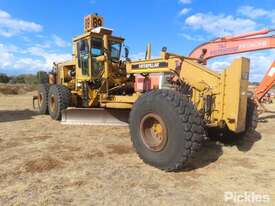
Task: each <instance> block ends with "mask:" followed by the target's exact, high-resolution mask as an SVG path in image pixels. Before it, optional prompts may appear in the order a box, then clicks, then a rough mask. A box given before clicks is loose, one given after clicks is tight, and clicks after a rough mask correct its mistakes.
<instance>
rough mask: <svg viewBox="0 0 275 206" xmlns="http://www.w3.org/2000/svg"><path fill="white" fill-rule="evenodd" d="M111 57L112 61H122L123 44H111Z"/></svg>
mask: <svg viewBox="0 0 275 206" xmlns="http://www.w3.org/2000/svg"><path fill="white" fill-rule="evenodd" d="M110 52H111V54H110V57H111V60H112V61H119V60H120V52H121V43H118V42H113V41H111V42H110Z"/></svg>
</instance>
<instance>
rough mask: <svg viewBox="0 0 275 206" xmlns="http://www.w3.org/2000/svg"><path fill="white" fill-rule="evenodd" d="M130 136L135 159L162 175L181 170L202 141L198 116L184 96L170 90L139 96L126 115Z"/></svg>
mask: <svg viewBox="0 0 275 206" xmlns="http://www.w3.org/2000/svg"><path fill="white" fill-rule="evenodd" d="M156 128H158V129H156ZM130 133H131V140H132V143H133V146H134V148H135V149H136V152H137V153H138V155H139V157H140V158H141V159H142V160H143V161H144V162H145V163H147V164H149V165H151V166H154V167H157V168H159V169H161V170H165V171H177V170H180V169H183V167H184V166H186V164H187V163H188V162H190V160H191V159H192V158H193V157H194V155H195V154H196V153H197V151H198V150H199V149H200V147H201V145H202V142H203V141H204V139H205V138H204V137H205V131H204V127H203V121H202V119H201V117H200V114H199V112H198V111H197V110H196V108H195V106H194V105H193V103H192V102H191V101H190V100H189V99H188V98H187V97H186V96H185V95H182V94H180V93H179V92H176V91H173V90H156V91H152V92H149V93H147V94H144V95H143V96H141V97H140V98H139V99H138V100H137V101H136V103H135V104H134V106H133V109H132V111H131V113H130Z"/></svg>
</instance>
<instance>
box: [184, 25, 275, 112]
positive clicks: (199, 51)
mask: <svg viewBox="0 0 275 206" xmlns="http://www.w3.org/2000/svg"><path fill="white" fill-rule="evenodd" d="M274 31H275V30H274V29H263V30H260V31H256V32H250V33H245V34H240V35H235V36H225V37H221V38H217V39H214V40H212V41H209V42H206V43H203V44H201V45H199V46H198V47H196V48H195V49H194V50H193V51H192V52H191V53H190V54H189V57H192V58H197V59H199V60H200V63H202V64H206V63H207V60H209V59H211V58H214V57H220V56H225V55H230V54H238V53H244V52H252V51H258V50H267V49H273V48H275V36H274V35H268V34H270V33H272V32H274ZM274 84H275V61H273V63H272V65H271V67H270V68H269V70H268V71H267V73H266V75H265V76H264V78H263V80H262V81H261V83H260V84H259V86H257V87H256V89H255V93H254V96H255V101H256V102H257V103H258V105H259V106H260V107H261V108H262V109H263V110H266V109H265V108H264V107H263V106H262V105H261V104H260V102H261V100H262V99H263V97H264V96H265V95H266V94H267V93H268V92H269V90H270V89H271V88H272V87H273V86H274Z"/></svg>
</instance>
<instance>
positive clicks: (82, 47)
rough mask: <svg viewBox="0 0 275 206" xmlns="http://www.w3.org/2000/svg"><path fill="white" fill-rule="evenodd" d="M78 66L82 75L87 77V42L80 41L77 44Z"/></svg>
mask: <svg viewBox="0 0 275 206" xmlns="http://www.w3.org/2000/svg"><path fill="white" fill-rule="evenodd" d="M77 50H78V66H79V67H80V68H81V71H82V75H87V76H89V44H88V41H87V40H80V41H79V42H78V43H77Z"/></svg>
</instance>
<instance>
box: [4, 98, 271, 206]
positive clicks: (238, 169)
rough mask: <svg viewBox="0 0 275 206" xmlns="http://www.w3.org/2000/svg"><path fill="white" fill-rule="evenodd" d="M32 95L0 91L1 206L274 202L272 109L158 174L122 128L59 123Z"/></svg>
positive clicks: (208, 143)
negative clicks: (240, 133)
mask: <svg viewBox="0 0 275 206" xmlns="http://www.w3.org/2000/svg"><path fill="white" fill-rule="evenodd" d="M32 95H33V94H32V93H28V94H25V95H15V96H14V95H8V96H0V205H89V206H90V205H232V204H233V203H232V202H228V203H226V202H224V192H226V191H235V192H245V191H252V192H256V193H257V194H267V195H270V197H271V202H270V203H269V204H259V205H274V202H275V196H274V194H275V192H274V191H275V164H274V163H273V162H274V159H275V135H274V127H275V114H274V113H267V114H265V115H264V116H262V118H261V122H260V125H259V129H258V133H255V135H253V136H250V137H247V138H245V139H242V140H239V141H235V142H232V143H231V144H224V143H220V142H218V143H216V142H211V141H209V142H206V144H205V145H204V148H203V150H202V151H201V152H200V154H199V156H198V157H197V158H196V159H195V160H194V161H193V163H192V164H190V165H189V167H188V168H187V169H186V170H185V171H182V172H179V173H165V172H162V171H160V170H158V169H155V168H152V167H150V166H148V165H145V164H144V163H143V162H142V161H141V160H139V159H138V157H137V155H136V153H135V152H134V150H133V149H132V146H131V142H130V139H129V132H128V129H127V128H124V127H123V128H117V127H92V126H64V125H61V124H60V123H58V122H55V121H52V120H51V119H50V118H49V117H48V116H40V115H37V113H36V112H34V111H33V110H32V101H31V97H32ZM269 106H271V107H272V108H273V110H275V105H269ZM238 205H247V204H238ZM255 205H258V204H255Z"/></svg>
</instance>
